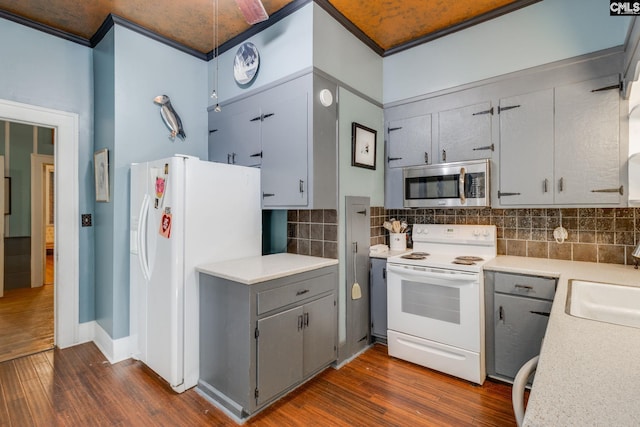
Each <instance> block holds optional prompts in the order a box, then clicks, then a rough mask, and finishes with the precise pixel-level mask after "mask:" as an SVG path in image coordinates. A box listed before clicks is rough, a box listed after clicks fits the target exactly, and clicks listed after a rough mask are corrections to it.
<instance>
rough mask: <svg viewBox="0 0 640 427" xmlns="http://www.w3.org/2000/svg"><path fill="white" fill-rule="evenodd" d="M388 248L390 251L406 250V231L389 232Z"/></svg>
mask: <svg viewBox="0 0 640 427" xmlns="http://www.w3.org/2000/svg"><path fill="white" fill-rule="evenodd" d="M389 249H390V250H392V251H406V250H407V233H389Z"/></svg>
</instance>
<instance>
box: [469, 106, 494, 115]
mask: <svg viewBox="0 0 640 427" xmlns="http://www.w3.org/2000/svg"><path fill="white" fill-rule="evenodd" d="M483 114H493V107H491V108H489V109H488V110H484V111H478V112H477V113H473V114H472V116H480V115H483Z"/></svg>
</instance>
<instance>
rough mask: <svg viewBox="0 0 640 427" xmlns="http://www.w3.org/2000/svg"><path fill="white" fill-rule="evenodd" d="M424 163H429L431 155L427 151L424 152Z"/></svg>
mask: <svg viewBox="0 0 640 427" xmlns="http://www.w3.org/2000/svg"><path fill="white" fill-rule="evenodd" d="M424 162H425V163H429V153H427V152H426V151H425V152H424Z"/></svg>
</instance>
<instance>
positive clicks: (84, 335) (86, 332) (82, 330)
mask: <svg viewBox="0 0 640 427" xmlns="http://www.w3.org/2000/svg"><path fill="white" fill-rule="evenodd" d="M96 324H97V323H96V321H95V320H92V321H91V322H85V323H80V324H79V325H78V341H77V342H76V343H75V344H74V345H77V344H84V343H86V342H90V341H93V338H94V337H95V335H96V333H95V328H96Z"/></svg>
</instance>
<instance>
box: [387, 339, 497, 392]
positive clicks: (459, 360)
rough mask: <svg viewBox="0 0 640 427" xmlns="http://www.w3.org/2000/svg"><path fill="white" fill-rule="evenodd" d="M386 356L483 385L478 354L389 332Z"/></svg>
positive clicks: (481, 365)
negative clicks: (387, 354)
mask: <svg viewBox="0 0 640 427" xmlns="http://www.w3.org/2000/svg"><path fill="white" fill-rule="evenodd" d="M387 339H388V341H389V343H388V346H389V356H393V357H397V358H398V359H402V360H406V361H408V362H412V363H415V364H417V365H421V366H425V367H427V368H431V369H435V370H436V371H440V372H444V373H445V374H449V375H453V376H454V377H458V378H462V379H465V380H467V381H471V382H474V383H476V384H480V385H482V383H483V382H484V379H485V369H484V366H483V364H484V361H483V360H482V358H481V357H480V354H478V353H475V352H472V351H468V350H463V349H461V348H457V347H452V346H450V345H445V344H441V343H438V342H435V341H429V340H426V339H423V338H418V337H414V336H412V335H407V334H403V333H400V332H396V331H392V330H389V331H388V332H387Z"/></svg>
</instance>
